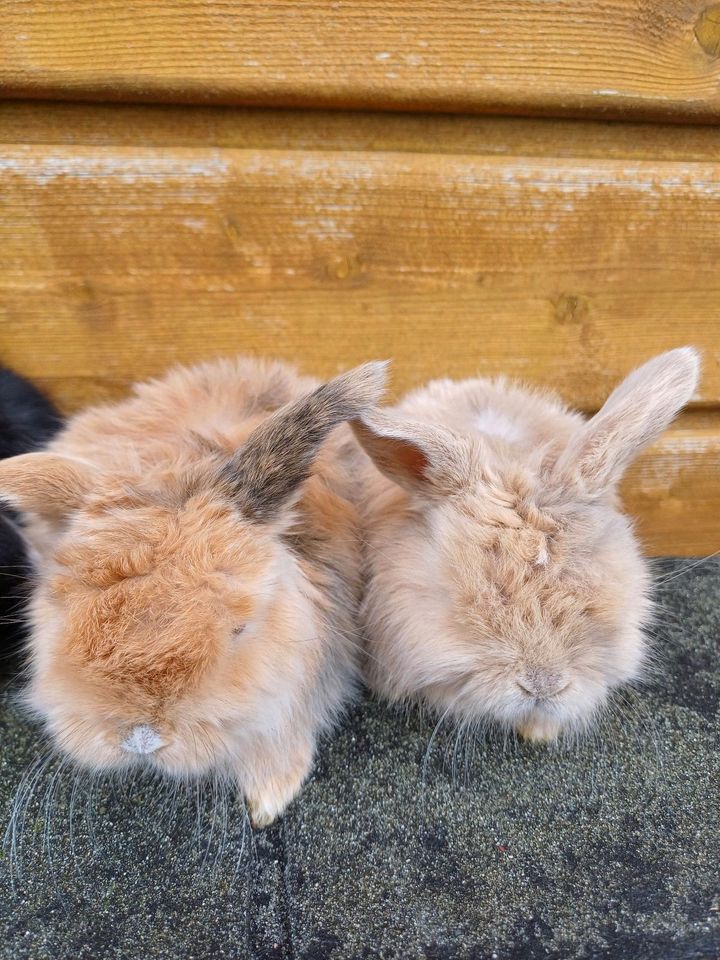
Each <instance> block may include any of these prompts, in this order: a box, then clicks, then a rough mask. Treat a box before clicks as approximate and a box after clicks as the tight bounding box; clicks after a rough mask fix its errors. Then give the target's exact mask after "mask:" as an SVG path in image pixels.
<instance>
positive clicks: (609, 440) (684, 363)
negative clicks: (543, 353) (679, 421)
mask: <svg viewBox="0 0 720 960" xmlns="http://www.w3.org/2000/svg"><path fill="white" fill-rule="evenodd" d="M699 376H700V357H699V355H698V353H697V351H696V350H694V349H692V347H682V348H680V349H678V350H670V351H669V352H668V353H663V354H661V355H660V356H659V357H655V358H654V359H652V360H649V361H648V362H647V363H645V364H643V366H642V367H639V368H638V369H637V370H635V371H633V373H631V374H630V376H629V377H627V378H626V379H625V380H624V381H623V382H622V383H621V384H620V386H619V387H617V388H616V389H615V390H614V391H613V392H612V393H611V394H610V397H609V398H608V400H607V402H606V403H605V405H604V406H603V407H602V409H601V410H600V411H599V413H597V414H596V415H595V416H594V417H593V418H592V419H591V420H590V421H589V422H588V423H587V425H586V426H585V427H583V428H582V429H581V430H580V431H579V432H578V434H577V436H576V437H575V438H574V439H573V440H571V442H570V444H569V446H568V448H567V449H566V450H565V452H564V453H563V454H561V456H560V458H559V460H558V462H557V464H556V468H555V469H556V471H557V472H558V473H559V474H560V475H562V476H563V477H566V478H572V479H575V480H576V481H578V483H579V484H580V485H581V486H582V487H583V488H584V489H585V490H588V491H590V492H599V491H603V490H606V489H608V488H610V487H612V486H613V485H614V484H615V483H617V481H618V480H619V479H620V478H621V477H622V474H623V473H624V471H625V470H626V468H627V467H628V466H629V465H630V463H631V462H632V460H633V459H634V458H635V457H636V456H637V454H638V453H640V451H641V450H642V449H643V448H644V447H646V446H647V445H648V444H650V443H652V442H653V440H656V439H657V438H658V437H659V436H660V434H661V433H662V432H663V430H665V429H666V428H667V427H668V426H669V425H670V423H671V422H672V420H673V419H674V418H675V416H676V415H677V414H678V413H679V412H680V410H681V409H682V408H683V407H684V406H685V404H686V403H687V402H688V400H690V398H691V397H692V395H693V393H694V392H695V389H696V387H697V384H698V379H699Z"/></svg>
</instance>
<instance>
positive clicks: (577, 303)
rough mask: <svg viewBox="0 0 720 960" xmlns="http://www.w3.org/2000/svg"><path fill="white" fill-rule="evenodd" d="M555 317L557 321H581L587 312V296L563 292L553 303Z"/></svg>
mask: <svg viewBox="0 0 720 960" xmlns="http://www.w3.org/2000/svg"><path fill="white" fill-rule="evenodd" d="M553 306H554V307H555V319H556V320H557V322H558V323H562V324H565V323H582V322H583V320H585V319H586V317H587V315H588V313H589V306H588V300H587V297H583V296H575V295H571V294H569V293H563V294H562V296H560V297H558V298H557V300H556V301H555V303H554V304H553Z"/></svg>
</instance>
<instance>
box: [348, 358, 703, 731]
mask: <svg viewBox="0 0 720 960" xmlns="http://www.w3.org/2000/svg"><path fill="white" fill-rule="evenodd" d="M698 372H699V360H698V356H697V354H696V353H695V352H694V351H693V350H692V349H689V348H685V349H679V350H673V351H671V352H669V353H666V354H663V355H662V356H659V357H656V358H655V359H653V360H651V361H649V362H648V363H646V364H645V365H644V366H642V367H640V368H639V369H638V370H636V371H635V372H634V373H632V374H631V375H630V376H629V377H628V378H627V379H626V380H625V381H624V383H622V384H621V385H620V386H619V387H618V388H617V389H616V390H615V391H614V392H613V393H612V395H611V396H610V398H609V399H608V401H607V402H606V404H605V405H604V407H603V408H602V409H601V410H600V412H599V413H598V414H596V416H594V417H592V419H590V420H589V421H588V420H585V419H584V418H583V417H582V416H580V415H579V414H577V413H573V412H571V411H569V410H568V409H567V408H566V407H565V406H563V404H562V403H561V402H560V401H559V400H558V399H557V398H556V397H554V396H552V395H550V394H547V393H543V392H539V391H533V390H528V389H525V388H523V387H520V386H513V385H511V384H508V383H506V382H505V381H503V380H500V381H496V382H491V381H488V380H466V381H463V382H459V383H453V382H452V381H449V380H439V381H436V382H434V383H431V384H429V385H428V386H427V387H425V388H423V389H420V390H417V391H416V392H414V393H411V394H410V395H408V396H407V397H406V398H405V400H404V401H403V402H402V403H401V404H400V405H399V406H397V407H395V408H394V409H392V410H387V411H375V412H372V411H370V412H368V413H366V414H363V415H361V416H360V417H359V418H358V419H357V420H356V421H354V422H353V424H352V426H353V429H354V431H355V434H356V436H357V438H358V440H359V441H360V443H361V444H362V446H363V447H364V448H365V450H366V452H367V453H368V454H369V456H370V457H371V458H372V460H373V461H374V462H375V465H376V466H377V467H378V468H379V470H380V471H381V473H378V472H377V470H374V469H372V467H371V466H369V465H368V467H367V472H368V475H367V479H366V497H365V506H364V511H365V514H366V528H367V533H366V536H367V540H368V543H367V546H368V567H369V584H368V590H367V595H366V599H365V601H364V626H365V630H366V633H367V634H368V640H369V647H368V654H369V655H368V658H367V671H368V677H369V681H370V683H371V685H372V687H373V688H374V689H375V690H376V691H377V692H378V693H380V694H381V695H383V696H385V697H388V698H389V699H391V700H396V701H404V700H408V699H415V700H419V701H421V702H423V703H425V704H428V705H430V706H431V707H433V708H435V710H437V711H438V712H439V713H440V714H441V715H443V716H447V717H453V718H455V719H456V720H458V721H467V722H470V723H472V722H477V723H480V724H482V723H483V722H485V721H496V722H499V723H500V724H502V725H504V726H505V727H506V728H512V729H514V730H516V731H517V732H518V733H519V734H521V735H522V736H524V737H526V738H528V739H530V740H553V739H554V738H556V737H557V736H558V735H559V734H560V733H561V732H562V731H575V732H576V731H579V730H582V729H584V728H586V727H587V726H588V725H589V723H590V722H591V720H592V718H593V717H594V716H595V715H596V714H597V712H598V710H599V709H600V708H601V707H602V705H603V703H604V702H605V701H606V699H607V697H608V694H609V692H610V691H611V690H612V689H613V688H614V687H617V686H618V685H619V684H622V683H624V682H626V681H629V680H632V679H633V678H636V677H638V675H639V674H640V672H641V671H642V668H643V662H644V660H645V657H646V640H645V637H644V634H643V625H644V624H646V623H647V621H648V617H649V616H650V613H651V601H650V598H649V594H650V586H651V579H650V575H649V571H648V567H647V564H646V562H645V561H644V560H643V558H642V555H641V552H640V547H639V545H638V542H637V540H636V538H635V536H634V535H633V530H632V523H631V521H630V520H629V519H628V518H627V517H625V516H624V515H623V514H622V513H621V512H620V509H619V503H618V496H617V485H618V481H619V480H620V478H621V476H622V474H623V471H624V470H625V468H626V467H627V466H628V464H629V463H630V461H631V460H632V459H633V457H635V455H636V454H637V453H638V452H639V451H640V450H642V448H643V447H645V446H646V445H647V444H649V443H651V442H652V441H653V440H654V439H655V438H656V437H658V436H659V434H660V433H661V432H662V431H663V430H664V429H665V428H666V427H667V426H668V424H669V423H670V422H671V420H672V419H673V417H674V416H675V415H676V414H677V413H678V411H679V410H680V408H681V407H682V406H683V405H684V404H685V403H686V402H687V401H688V400H689V399H690V397H691V395H692V393H693V391H694V390H695V387H696V384H697V381H698Z"/></svg>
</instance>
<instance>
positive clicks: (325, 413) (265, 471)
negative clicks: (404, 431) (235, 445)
mask: <svg viewBox="0 0 720 960" xmlns="http://www.w3.org/2000/svg"><path fill="white" fill-rule="evenodd" d="M386 379H387V363H385V362H382V361H374V362H371V363H365V364H363V365H362V366H360V367H356V368H355V369H354V370H349V371H348V372H347V373H343V374H341V375H340V376H339V377H335V379H334V380H330V381H329V382H328V383H325V384H323V385H322V386H321V387H318V388H317V389H316V390H313V391H312V393H309V394H308V395H307V396H306V397H302V398H301V399H300V400H296V401H294V402H293V403H289V404H286V405H285V406H284V407H281V408H280V409H279V410H276V411H275V412H274V413H273V414H271V415H270V416H269V417H268V418H267V419H266V420H264V421H263V422H262V423H261V424H260V426H259V427H256V429H255V430H253V432H252V433H251V434H250V436H249V437H248V439H247V442H246V443H245V444H244V445H243V446H242V447H241V449H240V450H238V452H237V453H236V454H235V456H234V457H233V458H232V460H231V461H230V462H229V463H228V464H227V465H226V466H225V467H224V469H223V474H222V480H223V482H224V484H225V486H226V488H227V489H228V490H229V493H230V495H231V496H232V497H233V499H235V500H236V502H237V503H238V505H239V506H240V508H241V510H242V511H243V513H244V514H245V516H247V517H249V518H251V519H254V520H261V521H266V520H272V519H273V518H274V517H275V516H276V514H277V513H278V512H279V511H280V510H281V509H282V508H283V507H284V506H285V505H286V504H287V503H289V502H290V501H291V499H292V498H293V496H294V495H295V494H296V492H297V490H298V488H299V487H300V485H301V484H302V482H303V481H304V480H306V479H307V477H308V475H309V473H310V468H311V466H312V462H313V460H314V459H315V457H316V455H317V453H318V451H319V449H320V447H321V445H322V443H323V441H324V440H325V438H326V437H327V436H328V434H329V433H330V431H331V430H333V429H334V428H335V427H337V426H338V425H339V424H341V423H343V422H345V421H346V420H350V419H352V418H353V417H357V416H358V415H359V414H360V413H362V412H363V411H365V410H367V409H368V408H370V407H372V406H374V405H375V404H376V403H378V401H379V400H380V399H381V397H382V394H383V392H384V389H385V381H386Z"/></svg>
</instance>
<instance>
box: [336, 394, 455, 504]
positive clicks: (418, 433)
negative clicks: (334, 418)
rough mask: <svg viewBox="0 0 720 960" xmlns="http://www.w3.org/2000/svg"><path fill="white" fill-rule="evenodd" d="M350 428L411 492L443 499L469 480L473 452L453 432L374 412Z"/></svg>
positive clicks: (383, 469)
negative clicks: (471, 453) (468, 469)
mask: <svg viewBox="0 0 720 960" xmlns="http://www.w3.org/2000/svg"><path fill="white" fill-rule="evenodd" d="M350 426H351V427H352V429H353V432H354V434H355V436H356V438H357V440H358V443H359V444H360V446H361V447H362V448H363V450H364V451H365V453H367V455H368V456H369V457H370V459H371V460H372V461H373V463H374V464H375V466H376V467H377V468H378V470H380V472H381V473H384V474H385V476H386V477H388V478H389V479H390V480H393V481H394V482H395V483H397V484H399V486H401V487H403V488H404V489H406V490H408V491H410V492H411V493H416V494H417V493H419V494H421V495H423V496H426V497H442V496H446V495H447V494H449V493H452V492H453V490H455V489H458V488H459V487H460V486H461V485H462V484H463V482H464V481H465V480H466V479H467V472H468V471H467V465H468V464H469V462H470V456H469V451H468V450H466V449H465V446H464V444H463V441H462V440H461V439H460V438H459V437H457V436H456V435H455V434H454V433H452V432H451V431H450V430H447V429H445V428H443V427H435V426H431V425H429V424H425V423H419V422H415V421H412V420H405V419H402V418H400V417H398V416H396V415H393V414H390V413H386V412H385V411H383V410H371V411H369V412H368V413H364V414H362V415H361V416H359V417H357V418H356V419H355V420H352V421H351V423H350Z"/></svg>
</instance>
